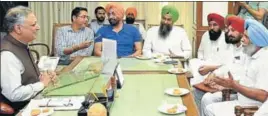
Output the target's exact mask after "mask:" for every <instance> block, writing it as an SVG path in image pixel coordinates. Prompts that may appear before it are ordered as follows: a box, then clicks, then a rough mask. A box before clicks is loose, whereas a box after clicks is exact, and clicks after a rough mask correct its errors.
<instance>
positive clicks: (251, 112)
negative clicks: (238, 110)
mask: <svg viewBox="0 0 268 116" xmlns="http://www.w3.org/2000/svg"><path fill="white" fill-rule="evenodd" d="M256 111H257V110H249V109H245V110H244V116H253V115H254V113H255V112H256Z"/></svg>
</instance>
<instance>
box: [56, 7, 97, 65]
mask: <svg viewBox="0 0 268 116" xmlns="http://www.w3.org/2000/svg"><path fill="white" fill-rule="evenodd" d="M71 20H72V25H69V26H64V27H61V28H59V29H58V31H57V34H56V46H55V47H56V54H57V56H59V57H60V62H59V64H68V63H69V61H70V59H72V58H73V57H75V56H91V55H92V51H93V45H94V44H92V41H93V38H94V32H93V31H92V30H91V29H90V28H88V27H87V22H88V12H87V9H86V8H82V7H76V8H75V9H73V11H72V17H71Z"/></svg>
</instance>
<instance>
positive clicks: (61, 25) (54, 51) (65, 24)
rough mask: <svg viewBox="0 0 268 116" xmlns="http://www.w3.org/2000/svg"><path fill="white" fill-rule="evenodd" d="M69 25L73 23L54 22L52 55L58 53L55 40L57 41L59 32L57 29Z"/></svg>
mask: <svg viewBox="0 0 268 116" xmlns="http://www.w3.org/2000/svg"><path fill="white" fill-rule="evenodd" d="M68 25H71V23H54V24H53V30H52V31H53V32H52V48H51V56H55V55H56V48H55V42H56V33H57V30H58V29H59V28H60V27H63V26H68Z"/></svg>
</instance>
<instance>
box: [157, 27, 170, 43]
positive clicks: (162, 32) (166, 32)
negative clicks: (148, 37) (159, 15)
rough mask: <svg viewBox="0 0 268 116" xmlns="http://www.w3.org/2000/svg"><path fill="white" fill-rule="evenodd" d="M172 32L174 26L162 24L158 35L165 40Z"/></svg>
mask: <svg viewBox="0 0 268 116" xmlns="http://www.w3.org/2000/svg"><path fill="white" fill-rule="evenodd" d="M171 30H172V26H171V25H168V24H163V23H161V25H160V28H159V30H158V34H159V36H160V37H162V38H163V39H166V37H167V36H168V35H169V33H170V32H171Z"/></svg>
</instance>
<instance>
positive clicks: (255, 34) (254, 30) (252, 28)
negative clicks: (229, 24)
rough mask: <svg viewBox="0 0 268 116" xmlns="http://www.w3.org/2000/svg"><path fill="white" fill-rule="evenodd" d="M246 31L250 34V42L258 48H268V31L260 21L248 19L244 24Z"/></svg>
mask: <svg viewBox="0 0 268 116" xmlns="http://www.w3.org/2000/svg"><path fill="white" fill-rule="evenodd" d="M244 28H245V30H247V32H248V37H249V39H250V41H251V42H252V43H253V44H254V45H256V46H258V47H265V46H268V30H267V29H266V28H265V27H264V26H263V25H262V24H261V23H260V22H258V21H256V20H253V19H246V21H245V24H244Z"/></svg>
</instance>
